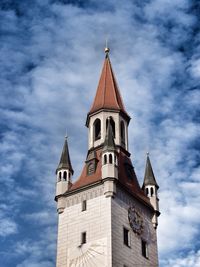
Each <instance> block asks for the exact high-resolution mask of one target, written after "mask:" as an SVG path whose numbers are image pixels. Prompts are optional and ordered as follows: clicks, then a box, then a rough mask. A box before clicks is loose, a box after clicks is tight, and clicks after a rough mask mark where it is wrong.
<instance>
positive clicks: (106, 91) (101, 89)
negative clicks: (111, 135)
mask: <svg viewBox="0 0 200 267" xmlns="http://www.w3.org/2000/svg"><path fill="white" fill-rule="evenodd" d="M105 52H106V57H105V61H104V65H103V69H102V72H101V76H100V80H99V84H98V87H97V91H96V96H95V99H94V102H93V104H92V107H91V109H90V111H89V113H88V115H90V114H92V113H94V112H96V111H98V110H101V109H111V110H118V111H122V112H123V113H124V114H125V115H126V116H127V117H128V118H129V119H130V117H129V115H128V114H127V112H126V110H125V107H124V104H123V101H122V97H121V94H120V91H119V88H118V85H117V82H116V79H115V76H114V73H113V70H112V66H111V62H110V59H109V56H108V52H109V50H105Z"/></svg>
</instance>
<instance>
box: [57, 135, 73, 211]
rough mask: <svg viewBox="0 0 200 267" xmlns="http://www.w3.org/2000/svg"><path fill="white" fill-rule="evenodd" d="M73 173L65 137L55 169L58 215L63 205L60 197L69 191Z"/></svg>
mask: <svg viewBox="0 0 200 267" xmlns="http://www.w3.org/2000/svg"><path fill="white" fill-rule="evenodd" d="M73 173H74V171H73V168H72V164H71V160H70V156H69V148H68V142H67V136H66V137H65V142H64V145H63V150H62V154H61V157H60V162H59V164H58V168H57V169H56V180H57V181H56V197H55V199H56V201H57V202H58V206H57V210H58V213H62V212H63V210H64V208H65V207H64V203H63V200H62V195H63V194H64V193H65V192H66V191H67V190H69V188H70V187H71V184H72V183H71V177H72V175H73Z"/></svg>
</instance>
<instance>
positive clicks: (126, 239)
mask: <svg viewBox="0 0 200 267" xmlns="http://www.w3.org/2000/svg"><path fill="white" fill-rule="evenodd" d="M124 244H125V245H126V246H128V247H130V232H129V230H128V229H126V228H124Z"/></svg>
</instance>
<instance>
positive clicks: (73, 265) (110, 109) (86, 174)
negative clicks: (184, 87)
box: [55, 48, 160, 267]
mask: <svg viewBox="0 0 200 267" xmlns="http://www.w3.org/2000/svg"><path fill="white" fill-rule="evenodd" d="M105 53H106V56H105V60H104V64H103V68H102V72H101V76H100V80H99V83H98V87H97V91H96V95H95V98H94V101H93V104H92V106H91V109H90V111H89V112H88V114H87V119H86V126H87V127H88V151H87V156H86V160H85V163H84V166H83V170H82V173H81V174H80V176H79V177H78V178H77V179H76V180H75V182H73V180H72V175H73V173H74V171H73V168H72V164H71V160H70V154H69V148H68V142H67V138H66V139H65V142H64V147H63V151H62V155H61V159H60V163H59V166H58V168H57V170H56V175H57V182H56V196H55V200H56V201H57V212H58V238H57V260H56V266H57V267H78V266H79V267H90V266H91V267H95V266H96V267H134V266H137V267H145V266H149V267H150V266H152V267H156V266H158V253H157V233H156V229H157V225H158V219H157V218H158V216H159V215H160V213H159V206H158V202H159V200H158V195H157V191H158V184H157V182H156V179H155V176H154V173H153V169H152V166H151V162H150V159H149V155H148V156H147V162H146V169H145V176H144V183H143V186H142V187H140V185H139V183H138V180H137V177H136V174H135V171H134V168H133V165H132V162H131V159H130V152H129V148H128V125H129V122H130V116H129V115H128V113H127V111H126V109H125V106H124V104H123V100H122V97H121V94H120V91H119V88H118V85H117V82H116V79H115V76H114V73H113V69H112V66H111V62H110V58H109V49H108V48H106V49H105Z"/></svg>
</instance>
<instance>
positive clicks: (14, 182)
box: [0, 0, 200, 267]
mask: <svg viewBox="0 0 200 267" xmlns="http://www.w3.org/2000/svg"><path fill="white" fill-rule="evenodd" d="M92 3H93V4H94V5H95V6H96V7H97V9H96V10H95V8H94V7H91V8H89V7H88V9H87V8H86V9H87V10H86V9H82V8H80V7H78V4H77V6H74V5H73V4H71V5H63V4H62V3H61V2H59V1H56V3H54V4H52V5H47V2H46V6H45V5H44V6H45V12H46V13H45V12H44V10H43V9H42V12H41V10H40V8H41V5H39V2H38V6H37V7H34V8H28V12H29V17H25V16H22V17H21V18H20V17H17V15H16V12H14V11H3V12H2V13H1V14H2V18H4V24H2V25H3V26H4V28H5V29H7V30H8V31H9V32H10V34H11V37H8V39H5V40H3V41H2V43H4V44H6V45H4V46H3V47H2V50H1V51H2V52H1V56H2V57H1V58H2V60H3V64H1V67H0V71H1V74H2V77H3V79H1V80H0V85H1V95H2V98H1V100H0V101H1V102H0V103H1V105H2V107H3V108H2V109H1V115H0V118H1V121H2V122H4V124H3V126H2V129H3V134H2V135H1V145H0V152H1V154H2V157H1V172H0V173H1V175H2V177H1V182H2V183H3V185H5V187H3V188H4V190H5V191H4V190H3V194H2V195H1V198H2V199H6V201H7V204H8V205H10V206H9V208H10V209H11V207H12V209H13V205H14V207H15V208H16V209H15V210H14V214H15V216H16V215H17V213H18V216H19V217H20V218H21V215H22V214H21V212H20V206H21V205H23V204H25V203H27V202H28V203H29V204H30V203H31V204H30V205H33V206H34V205H36V206H38V207H40V209H41V210H40V211H39V212H32V213H31V211H27V210H26V212H27V214H26V215H25V221H26V222H27V221H28V222H30V221H31V220H33V221H34V222H35V221H37V220H38V221H39V222H40V226H41V225H42V226H45V227H46V226H47V225H48V224H49V225H52V224H53V220H54V219H52V218H54V215H55V213H56V208H55V206H54V202H53V198H54V192H55V188H54V187H55V176H54V171H55V169H56V167H57V166H56V164H57V163H58V160H59V156H60V153H61V148H62V145H63V137H64V135H65V130H66V127H67V129H68V134H69V136H70V138H69V145H70V154H71V158H72V163H73V167H74V169H75V177H74V178H77V177H78V175H79V173H80V171H81V168H82V165H83V162H84V160H85V156H86V152H87V129H86V128H85V127H84V123H85V119H86V113H87V112H88V110H89V108H90V105H91V102H92V100H93V97H94V94H95V90H96V87H97V82H98V79H99V74H100V69H101V64H102V61H103V57H104V55H103V46H104V39H105V37H106V36H108V37H109V46H110V48H111V53H110V54H111V61H112V63H113V68H114V71H115V73H116V77H117V80H118V82H119V85H120V89H121V91H122V95H123V97H124V102H125V105H126V107H127V111H128V112H129V114H130V115H131V117H132V118H133V120H132V121H131V123H130V126H129V141H130V152H132V154H133V159H134V165H135V167H136V172H137V173H138V176H139V178H140V181H141V180H142V177H143V174H144V161H145V153H146V151H149V150H150V152H151V160H152V163H153V167H154V170H155V174H156V177H157V180H158V183H159V185H160V204H161V212H162V214H161V217H160V218H159V230H158V234H159V249H160V250H159V252H160V253H161V255H162V258H163V259H165V258H168V257H170V255H172V254H173V253H178V251H180V250H181V249H182V248H180V243H181V242H182V241H183V240H184V248H186V249H190V248H191V249H192V247H193V242H194V240H195V237H196V235H197V233H199V232H198V231H199V230H198V229H199V222H198V218H199V211H198V210H199V208H200V207H199V203H200V201H199V196H198V193H197V190H196V188H199V182H200V173H199V167H198V166H197V163H198V160H197V157H198V156H199V153H198V151H197V149H196V147H195V145H194V144H195V142H196V140H197V138H198V135H199V125H198V123H197V122H196V120H195V116H197V115H196V114H195V109H197V108H198V105H199V97H200V95H199V90H197V89H195V90H192V91H190V90H187V89H188V88H190V87H193V86H194V87H195V88H196V79H197V78H198V77H199V60H198V59H197V58H198V51H197V50H195V55H194V57H191V60H188V59H187V57H186V56H185V55H184V53H181V52H180V51H179V45H183V44H184V42H186V41H187V38H188V35H190V29H192V27H193V24H194V23H195V16H194V15H193V14H192V13H190V12H189V11H188V6H189V1H186V0H184V1H180V0H177V1H168V0H165V1H159V0H155V1H148V2H146V1H144V2H143V1H135V2H133V1H128V2H127V3H126V4H124V3H117V4H116V3H115V2H113V1H106V2H105V3H101V4H100V7H98V3H97V2H95V1H92ZM98 8H99V9H98ZM41 13H43V14H42V15H41ZM33 14H34V16H33V17H32V20H30V17H31V16H32V15H33ZM45 14H48V15H45ZM18 22H21V24H18ZM23 25H26V27H25V28H23V27H24V26H23ZM5 38H6V37H5ZM194 43H195V42H194ZM101 51H102V52H101ZM188 61H189V62H188ZM30 63H31V64H32V65H33V66H32V67H33V68H32V69H30V70H27V65H29V66H30ZM188 66H190V68H189V71H188V69H187V68H188ZM186 69H187V70H186ZM25 70H26V71H25ZM187 75H192V76H191V77H188V76H187ZM193 79H195V82H194V81H193ZM179 83H180V84H179ZM5 188H8V189H5ZM6 190H8V191H6ZM11 192H12V198H11V197H10V194H11ZM40 205H42V207H41V206H40ZM44 206H45V207H46V206H47V209H49V212H47V211H46V210H45V211H44ZM9 208H8V210H9ZM37 210H38V209H37ZM28 212H29V213H28ZM23 214H24V210H23ZM52 214H53V216H52ZM6 216H7V215H6ZM6 220H7V225H8V228H7V229H10V230H7V233H8V234H9V231H10V233H12V232H13V233H14V232H15V231H17V229H18V227H17V226H16V225H15V222H13V221H12V220H11V219H9V217H8V219H7V218H6V219H5V220H4V224H5V225H6ZM9 225H10V226H9ZM5 229H6V228H4V230H2V231H5ZM41 231H42V230H41ZM52 231H54V232H55V233H56V227H54V228H52ZM5 233H6V232H5ZM4 235H5V234H4ZM174 236H176V238H174ZM26 242H28V243H26ZM26 242H25V243H23V242H22V241H21V243H20V244H21V246H20V245H19V243H18V248H19V249H20V248H21V250H22V251H23V247H24V248H25V247H33V248H34V246H35V249H34V250H35V252H34V255H35V256H34V257H33V258H32V257H29V256H27V254H28V253H29V252H28V251H26V252H23V253H24V254H23V253H22V254H23V255H25V257H26V259H24V260H23V263H21V264H19V265H18V267H19V266H20V267H22V266H30V267H32V266H42V264H43V265H44V266H46V267H47V266H52V263H51V261H49V260H48V259H47V260H46V259H44V260H43V258H42V255H41V254H40V253H39V252H37V251H39V249H41V250H42V248H43V247H44V246H45V245H44V244H42V245H41V243H38V242H34V241H33V240H32V241H30V240H29V241H26ZM52 242H55V240H53V241H52ZM36 247H38V248H39V249H37V248H36ZM16 253H19V254H20V252H19V250H16ZM49 253H52V250H51V251H50V252H49ZM52 254H53V253H52ZM191 255H193V254H191ZM38 258H39V259H40V261H38ZM179 260H180V259H179ZM45 264H46V265H45ZM170 264H171V266H173V265H172V264H175V262H173V263H170ZM179 264H180V263H179ZM169 266H170V265H169ZM171 266H170V267H171ZM174 266H175V265H174ZM174 266H173V267H174ZM180 266H181V265H180ZM188 266H189V265H188ZM195 267H196V266H195Z"/></svg>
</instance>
